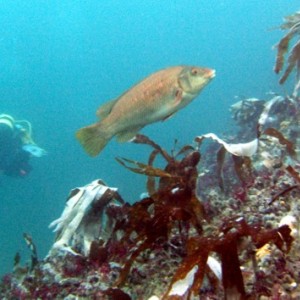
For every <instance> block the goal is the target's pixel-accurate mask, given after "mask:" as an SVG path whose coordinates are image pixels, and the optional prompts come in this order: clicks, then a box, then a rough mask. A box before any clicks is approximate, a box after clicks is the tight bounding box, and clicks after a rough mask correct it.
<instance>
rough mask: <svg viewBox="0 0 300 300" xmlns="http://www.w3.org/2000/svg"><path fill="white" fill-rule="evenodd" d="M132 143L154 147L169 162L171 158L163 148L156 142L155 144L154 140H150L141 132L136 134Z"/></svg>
mask: <svg viewBox="0 0 300 300" xmlns="http://www.w3.org/2000/svg"><path fill="white" fill-rule="evenodd" d="M133 143H136V144H144V145H149V146H151V147H152V148H154V149H156V150H157V151H158V152H159V153H160V154H161V155H162V156H163V157H164V158H165V160H166V161H168V162H169V161H170V160H172V157H171V156H170V155H169V154H168V153H167V152H166V151H165V150H164V149H162V148H161V147H160V146H159V145H158V144H156V143H155V142H154V141H152V140H150V139H149V138H148V137H147V136H145V135H143V134H137V135H136V136H135V138H134V140H133Z"/></svg>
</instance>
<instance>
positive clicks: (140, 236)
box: [115, 187, 203, 286]
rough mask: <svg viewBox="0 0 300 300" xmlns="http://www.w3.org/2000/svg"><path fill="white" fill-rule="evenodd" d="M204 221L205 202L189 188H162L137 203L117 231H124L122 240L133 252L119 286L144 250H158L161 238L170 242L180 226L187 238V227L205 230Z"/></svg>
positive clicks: (124, 267)
mask: <svg viewBox="0 0 300 300" xmlns="http://www.w3.org/2000/svg"><path fill="white" fill-rule="evenodd" d="M202 221H203V208H202V206H201V203H200V202H199V201H198V199H196V198H195V197H194V195H193V192H192V191H191V190H190V189H189V188H188V187H186V188H172V189H169V190H162V191H158V192H157V193H155V194H154V195H152V197H151V198H145V199H143V200H141V201H140V202H137V203H135V204H133V205H132V206H131V207H130V208H129V210H128V214H127V215H126V216H124V219H122V220H120V221H119V222H117V224H116V227H115V232H116V233H117V232H120V231H121V232H123V237H122V238H121V240H120V242H121V243H124V247H125V248H127V250H128V252H129V254H128V255H127V259H126V262H125V263H124V265H123V268H122V271H121V273H120V276H119V278H118V280H117V281H116V285H117V286H120V285H122V284H123V283H124V281H125V280H126V278H127V275H128V273H129V271H130V268H131V266H132V264H133V263H134V262H135V260H136V259H137V257H138V256H139V255H140V253H141V252H143V251H145V250H147V249H155V248H156V247H158V245H157V243H158V241H159V243H160V244H161V243H162V242H163V243H166V242H168V240H169V237H170V234H171V232H172V230H174V229H176V228H181V230H180V232H181V234H182V239H183V240H186V239H187V236H186V235H187V234H188V231H186V230H187V229H188V228H189V227H190V226H192V227H193V228H194V229H195V230H196V231H197V232H198V233H201V232H202ZM184 228H185V230H183V229H184ZM129 240H130V241H131V243H130V245H128V241H129Z"/></svg>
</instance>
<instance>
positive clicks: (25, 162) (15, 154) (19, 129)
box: [0, 114, 46, 177]
mask: <svg viewBox="0 0 300 300" xmlns="http://www.w3.org/2000/svg"><path fill="white" fill-rule="evenodd" d="M31 133H32V132H31V124H30V123H29V122H28V121H26V120H14V118H13V117H11V116H10V115H7V114H0V173H4V174H5V175H8V176H13V177H24V176H26V175H27V174H28V173H29V172H30V171H31V169H32V167H31V165H30V164H29V160H30V158H31V157H32V156H35V157H41V156H43V155H45V154H46V151H45V150H43V149H42V148H40V147H39V146H37V145H36V144H35V143H34V141H33V140H32V137H31Z"/></svg>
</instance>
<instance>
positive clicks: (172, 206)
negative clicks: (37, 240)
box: [115, 135, 293, 300]
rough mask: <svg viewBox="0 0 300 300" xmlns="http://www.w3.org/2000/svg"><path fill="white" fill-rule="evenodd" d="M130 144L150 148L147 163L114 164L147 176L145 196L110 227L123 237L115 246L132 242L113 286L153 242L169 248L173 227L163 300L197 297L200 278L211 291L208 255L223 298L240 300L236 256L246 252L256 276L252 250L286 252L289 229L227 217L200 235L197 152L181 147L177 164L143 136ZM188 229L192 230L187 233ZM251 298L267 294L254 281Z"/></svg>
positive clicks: (201, 211) (202, 219) (241, 292)
mask: <svg viewBox="0 0 300 300" xmlns="http://www.w3.org/2000/svg"><path fill="white" fill-rule="evenodd" d="M135 142H136V143H143V144H148V145H150V146H152V147H153V148H154V150H153V152H152V153H151V155H150V158H149V162H148V164H147V165H146V164H142V163H139V162H135V161H131V160H128V159H118V161H119V162H120V163H121V164H122V165H123V166H125V167H126V168H128V169H130V170H131V171H133V172H136V173H139V174H145V175H147V176H148V191H149V195H150V196H149V197H147V198H145V199H143V200H142V201H140V202H137V203H136V204H134V205H133V206H132V207H131V208H130V209H129V215H127V217H126V218H125V219H122V220H121V222H120V223H119V224H118V223H117V225H116V227H115V230H116V231H120V230H121V231H123V232H124V235H123V237H122V239H121V242H122V241H126V243H128V240H129V239H130V236H131V235H132V233H133V232H135V234H136V235H135V236H136V237H135V239H133V240H132V241H133V245H132V246H131V247H129V248H131V249H130V251H129V252H130V255H129V257H127V259H126V262H125V264H124V266H123V269H122V271H121V273H120V277H119V278H118V280H117V282H116V285H118V286H120V285H123V284H124V281H125V280H126V277H127V276H128V273H129V270H130V267H131V266H132V264H133V263H134V261H135V260H137V258H138V256H139V255H140V254H141V253H142V252H143V251H145V250H146V249H150V250H151V249H152V250H153V248H155V247H157V244H156V243H157V242H158V241H160V243H161V242H162V240H164V241H169V243H170V241H171V236H172V233H173V235H174V229H175V228H177V226H178V230H179V233H180V235H181V241H182V243H181V244H180V245H181V247H182V253H181V256H182V260H181V262H180V263H179V266H178V268H177V270H176V272H175V274H174V276H173V279H172V280H171V283H170V285H169V288H168V289H167V291H166V293H165V294H164V296H163V299H165V300H167V299H168V300H169V299H182V298H181V297H186V299H191V297H192V295H193V296H197V295H198V294H199V291H200V289H201V286H202V284H203V281H204V278H205V277H208V278H209V279H210V281H211V283H212V284H214V288H217V285H218V284H217V283H216V282H218V280H216V279H214V280H213V279H212V278H213V277H216V276H215V275H212V274H211V273H213V272H214V270H213V269H210V268H209V266H208V265H207V264H208V258H209V256H210V255H211V254H213V253H215V254H217V256H218V257H219V259H220V261H221V268H222V279H221V281H222V285H223V291H224V295H225V299H232V297H238V298H241V297H242V298H243V297H246V291H245V284H244V280H243V275H242V272H241V265H242V263H241V262H240V260H239V253H240V252H241V251H243V250H244V251H245V248H247V251H248V252H249V255H250V256H251V255H252V261H253V269H254V272H256V269H255V265H256V264H255V258H254V256H253V255H254V254H253V253H255V251H256V249H259V248H261V247H263V246H264V245H266V244H269V243H274V244H275V245H276V246H277V247H278V248H279V249H280V250H282V251H286V252H288V251H289V249H290V247H291V243H292V240H293V238H292V237H291V236H290V231H291V230H290V228H289V227H288V226H287V225H284V226H281V227H279V228H275V229H268V230H267V229H265V228H264V226H263V225H262V224H251V225H250V224H248V223H247V221H246V220H245V219H244V218H243V217H241V216H238V215H237V216H235V217H233V218H226V217H225V218H223V219H222V220H221V221H220V227H219V228H218V229H217V230H215V231H214V232H213V233H212V234H209V233H208V232H209V231H205V230H203V226H204V227H205V228H206V227H207V225H208V220H207V219H206V217H205V210H204V208H203V205H202V203H201V201H200V199H198V198H197V197H196V195H195V184H196V179H197V164H198V163H199V161H200V157H201V156H200V154H199V153H198V151H196V150H195V149H194V148H193V147H191V146H185V147H183V148H182V149H181V150H180V151H179V152H178V154H184V153H185V154H186V153H188V154H186V156H184V157H183V158H182V159H181V160H179V159H176V158H177V157H178V156H177V155H178V154H177V155H175V156H174V155H173V156H170V155H168V154H167V153H166V152H165V151H164V150H163V149H161V147H159V146H158V145H157V144H155V143H154V142H153V141H151V140H149V139H148V138H147V137H145V136H142V135H138V136H137V139H136V140H135ZM222 149H223V148H222ZM223 151H224V150H223ZM157 154H161V155H162V156H163V157H164V158H165V159H166V161H167V166H166V167H165V168H164V170H161V169H157V168H154V167H153V165H152V164H153V160H154V157H155V156H156V155H157ZM128 164H130V165H132V166H129V165H128ZM133 166H134V167H133ZM154 176H156V177H158V178H159V188H158V189H157V190H154V188H153V177H154ZM128 217H129V218H128ZM124 228H125V229H124ZM184 228H185V230H183V229H184ZM191 228H193V229H194V230H190V229H191ZM173 237H174V236H173ZM247 238H248V242H247V243H246V245H247V246H246V247H244V249H243V247H242V249H241V247H240V244H241V243H242V240H245V239H247ZM249 238H250V241H249ZM251 253H252V254H251ZM252 293H253V295H258V294H264V295H267V294H268V292H266V291H262V290H259V283H258V281H257V282H255V283H254V284H253V291H252ZM248 296H249V295H248Z"/></svg>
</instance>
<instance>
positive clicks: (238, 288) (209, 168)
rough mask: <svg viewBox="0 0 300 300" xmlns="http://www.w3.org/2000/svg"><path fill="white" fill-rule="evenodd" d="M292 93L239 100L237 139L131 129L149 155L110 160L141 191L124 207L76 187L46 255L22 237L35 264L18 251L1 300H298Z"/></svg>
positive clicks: (297, 172)
mask: <svg viewBox="0 0 300 300" xmlns="http://www.w3.org/2000/svg"><path fill="white" fill-rule="evenodd" d="M280 55H281V54H280ZM295 87H297V83H296V86H295ZM297 90H298V89H297V88H295V89H294V93H293V95H291V96H289V95H285V96H281V95H272V97H270V99H267V100H264V99H256V98H244V99H242V100H241V101H239V102H237V103H235V104H234V105H233V106H232V107H231V112H232V117H233V119H234V121H235V122H236V125H237V128H238V131H237V132H236V133H235V134H234V136H232V134H231V135H224V136H222V137H219V136H218V135H215V134H213V133H208V134H204V135H200V136H197V137H195V141H194V142H193V143H192V141H191V145H185V146H182V147H179V146H178V141H176V142H175V145H174V149H173V150H172V151H171V153H169V152H168V151H166V150H165V149H163V148H162V147H161V146H160V145H159V144H158V143H156V142H154V141H153V140H152V139H150V138H149V137H147V136H145V135H139V134H138V135H136V137H135V139H134V140H133V143H134V144H136V145H135V146H136V147H148V148H150V149H151V153H150V155H149V158H148V161H146V162H140V161H137V160H135V159H134V158H127V157H126V158H124V157H117V158H116V160H117V162H118V163H119V164H121V165H122V166H123V167H124V168H126V169H128V170H125V169H124V172H128V171H130V172H134V173H137V174H140V175H144V176H146V178H147V183H146V190H147V194H146V195H143V197H142V199H140V200H137V201H135V202H133V203H132V202H130V203H132V204H130V203H128V202H125V201H124V200H123V197H122V196H121V195H120V194H119V192H118V190H117V188H113V187H109V186H107V185H106V184H105V183H104V181H102V180H95V181H93V182H91V183H89V184H86V185H85V186H82V187H79V188H75V189H73V190H72V191H71V192H70V195H69V196H68V198H67V202H66V206H65V209H64V211H63V213H62V215H61V217H60V218H58V219H57V220H55V221H53V222H52V223H51V226H53V227H54V226H56V227H55V230H56V232H57V235H56V238H55V242H54V244H53V246H52V247H51V249H50V250H49V253H48V255H47V256H46V257H45V258H39V257H38V249H37V247H36V246H35V243H34V240H33V239H32V237H31V236H30V235H28V234H24V238H25V241H26V244H27V246H28V248H29V250H30V251H31V261H30V262H29V263H27V264H25V265H24V266H23V265H22V264H21V257H20V255H18V254H17V255H16V256H15V260H14V270H13V272H12V273H10V274H7V275H5V276H4V277H3V279H2V282H1V285H0V294H1V297H2V298H3V299H62V298H63V299H74V298H79V299H110V300H111V299H152V300H153V299H163V300H168V299H298V298H299V296H300V287H299V267H300V262H299V255H298V253H299V251H300V243H299V228H298V224H299V217H300V216H299V214H300V207H299V197H300V189H299V186H300V165H299V150H298V149H299V144H300V131H299V120H300V98H299V97H298V96H297ZM204 143H208V145H207V146H206V147H204ZM157 165H159V166H157ZM134 200H135V199H134Z"/></svg>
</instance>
